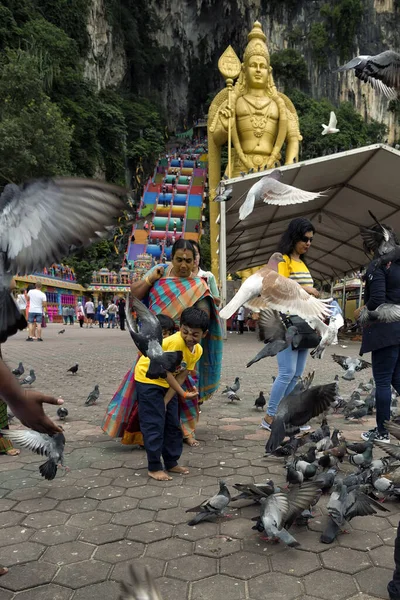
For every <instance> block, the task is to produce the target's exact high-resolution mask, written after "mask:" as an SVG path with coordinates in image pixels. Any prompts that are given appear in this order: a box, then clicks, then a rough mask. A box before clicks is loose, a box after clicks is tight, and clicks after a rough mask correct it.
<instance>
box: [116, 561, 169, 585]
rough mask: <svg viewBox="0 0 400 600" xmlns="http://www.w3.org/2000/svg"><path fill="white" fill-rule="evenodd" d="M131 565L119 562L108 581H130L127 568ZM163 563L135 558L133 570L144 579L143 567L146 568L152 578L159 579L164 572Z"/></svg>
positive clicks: (130, 563) (128, 562)
mask: <svg viewBox="0 0 400 600" xmlns="http://www.w3.org/2000/svg"><path fill="white" fill-rule="evenodd" d="M131 565H132V561H130V560H129V561H127V562H121V563H118V564H117V565H115V567H114V569H113V570H112V573H111V577H110V579H115V580H116V581H125V582H127V581H130V573H129V567H130V566H131ZM164 566H165V562H164V561H162V560H159V559H157V558H150V557H144V558H137V559H136V560H135V570H137V572H138V575H139V577H144V570H145V567H147V568H148V570H149V571H150V573H151V575H152V577H161V576H162V574H163V571H164Z"/></svg>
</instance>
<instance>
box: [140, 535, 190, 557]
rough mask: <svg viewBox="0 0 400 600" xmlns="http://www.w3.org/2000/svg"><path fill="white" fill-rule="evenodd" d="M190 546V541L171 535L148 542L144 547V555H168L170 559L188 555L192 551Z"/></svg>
mask: <svg viewBox="0 0 400 600" xmlns="http://www.w3.org/2000/svg"><path fill="white" fill-rule="evenodd" d="M192 547H193V544H192V543H191V542H188V541H185V540H180V539H179V538H175V537H171V538H169V539H165V540H160V541H157V542H152V543H151V544H149V545H148V546H147V549H146V556H152V557H153V558H161V559H162V558H165V557H168V560H172V559H173V558H179V557H180V556H188V555H189V554H191V552H192Z"/></svg>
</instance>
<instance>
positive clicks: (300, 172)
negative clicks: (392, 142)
mask: <svg viewBox="0 0 400 600" xmlns="http://www.w3.org/2000/svg"><path fill="white" fill-rule="evenodd" d="M280 170H281V172H282V177H281V181H283V182H284V183H287V184H289V185H294V186H295V187H298V188H301V189H303V190H308V191H323V190H327V191H326V193H325V195H324V196H322V197H321V198H317V199H316V200H313V201H311V202H307V203H303V204H293V205H290V206H271V205H268V204H264V202H262V201H261V200H260V201H258V202H256V205H255V207H254V210H253V212H252V213H251V215H249V216H248V217H247V218H246V219H245V220H244V221H239V216H238V215H239V207H240V206H241V205H242V204H243V202H244V200H245V197H246V194H247V191H248V190H249V189H250V187H251V186H252V185H253V184H254V183H256V181H258V180H259V179H260V178H261V177H263V176H264V175H265V174H266V173H269V172H271V171H264V172H263V173H253V174H252V175H247V176H245V177H238V178H234V179H230V180H227V181H225V182H224V183H225V185H226V186H228V185H229V186H230V185H232V188H233V197H232V199H231V200H229V201H228V202H227V203H226V234H227V239H226V247H227V272H228V273H232V272H236V271H239V270H241V269H247V268H250V267H256V266H258V265H262V264H265V263H266V262H267V260H268V258H269V256H270V255H271V254H272V253H273V252H274V251H275V250H276V247H277V243H278V241H279V239H280V237H281V235H282V233H283V232H284V231H285V229H286V228H287V226H288V224H289V222H290V221H291V219H293V218H294V217H298V216H304V217H307V218H308V219H310V221H311V222H312V223H313V224H314V226H315V229H316V231H317V233H316V235H315V237H314V241H313V243H312V245H311V248H310V250H309V253H308V259H307V264H308V266H309V268H310V270H311V272H312V274H313V276H314V277H316V278H317V279H325V280H329V279H331V278H335V277H339V276H343V274H345V273H348V272H353V271H356V270H358V269H359V268H360V267H362V266H364V265H366V264H367V263H368V259H367V257H366V255H365V254H364V252H363V250H362V241H361V237H360V234H359V230H358V227H359V225H367V226H368V225H372V224H373V220H372V218H371V217H370V216H369V214H368V210H371V211H372V212H373V213H374V214H375V215H376V217H377V218H378V219H379V220H380V221H383V222H387V223H389V224H390V225H391V226H392V227H393V228H394V229H395V230H397V231H399V232H400V152H399V151H398V150H395V149H394V148H391V147H390V146H386V145H383V144H374V145H371V146H366V147H364V148H357V149H356V150H349V151H347V152H340V153H338V154H333V155H330V156H324V157H321V158H315V159H312V160H307V161H304V162H299V163H296V164H293V165H287V166H284V167H281V168H280Z"/></svg>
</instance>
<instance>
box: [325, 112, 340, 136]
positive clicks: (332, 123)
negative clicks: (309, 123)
mask: <svg viewBox="0 0 400 600" xmlns="http://www.w3.org/2000/svg"><path fill="white" fill-rule="evenodd" d="M336 125H337V118H336V115H335V113H334V112H333V110H331V114H330V116H329V125H325V124H324V123H322V128H323V131H322V135H328V134H331V133H339V131H340V129H337V128H336Z"/></svg>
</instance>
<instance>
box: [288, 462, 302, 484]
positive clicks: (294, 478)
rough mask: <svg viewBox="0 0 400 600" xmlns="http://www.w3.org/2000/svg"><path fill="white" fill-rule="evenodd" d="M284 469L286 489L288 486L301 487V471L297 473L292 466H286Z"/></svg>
mask: <svg viewBox="0 0 400 600" xmlns="http://www.w3.org/2000/svg"><path fill="white" fill-rule="evenodd" d="M285 468H286V482H287V484H288V487H289V484H292V485H296V484H299V485H301V484H302V483H303V481H304V474H303V473H302V472H301V471H298V470H297V469H295V467H294V466H293V465H292V464H286V465H285Z"/></svg>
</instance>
